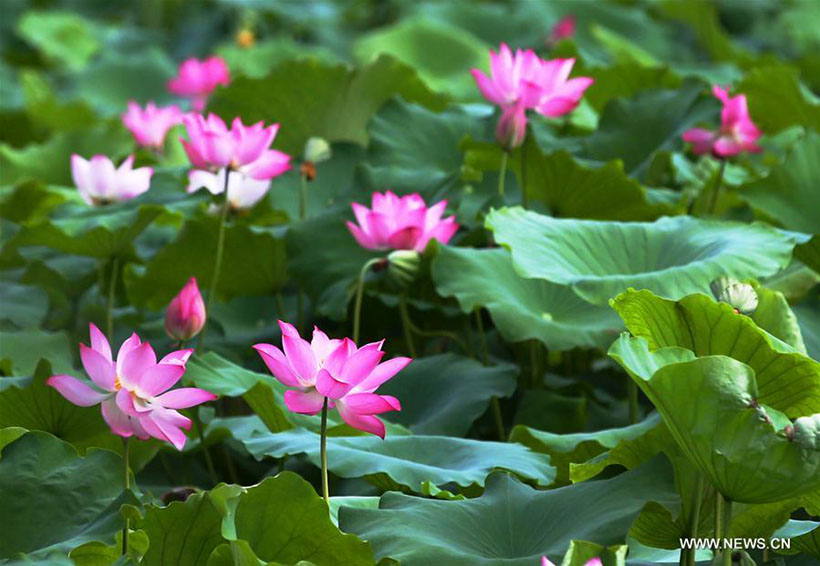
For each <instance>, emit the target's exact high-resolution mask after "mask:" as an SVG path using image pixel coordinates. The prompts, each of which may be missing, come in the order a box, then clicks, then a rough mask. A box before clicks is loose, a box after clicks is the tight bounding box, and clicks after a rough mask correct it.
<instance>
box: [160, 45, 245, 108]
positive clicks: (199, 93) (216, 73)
mask: <svg viewBox="0 0 820 566" xmlns="http://www.w3.org/2000/svg"><path fill="white" fill-rule="evenodd" d="M230 80H231V77H230V73H229V72H228V65H227V64H226V63H225V60H224V59H222V58H221V57H215V56H214V57H209V58H208V59H204V60H202V61H200V60H198V59H194V58H191V59H186V60H185V61H183V62H182V65H180V66H179V72H178V73H177V76H176V77H174V78H173V79H171V80H170V81H168V90H169V91H171V92H172V93H173V94H176V95H178V96H184V97H186V98H190V99H191V107H192V108H193V110H194V112H202V111H203V110H204V109H205V103H206V102H207V100H208V95H209V94H211V92H212V91H213V90H214V89H215V88H216V86H217V85H227V84H228V83H229V82H230Z"/></svg>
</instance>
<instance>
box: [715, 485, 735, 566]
mask: <svg viewBox="0 0 820 566" xmlns="http://www.w3.org/2000/svg"><path fill="white" fill-rule="evenodd" d="M718 497H719V498H721V500H722V501H723V517H722V518H721V523H722V524H723V537H724V538H729V527H730V526H731V524H732V501H731V499H726V498H724V497H723V496H722V495H720V494H718ZM723 566H732V551H731V550H729V549H727V548H724V549H723Z"/></svg>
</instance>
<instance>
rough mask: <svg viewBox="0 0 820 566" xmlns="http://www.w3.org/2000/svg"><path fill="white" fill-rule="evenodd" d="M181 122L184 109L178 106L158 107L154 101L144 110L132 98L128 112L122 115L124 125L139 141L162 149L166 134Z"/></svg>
mask: <svg viewBox="0 0 820 566" xmlns="http://www.w3.org/2000/svg"><path fill="white" fill-rule="evenodd" d="M180 122H182V111H181V110H180V109H179V108H178V107H177V106H165V107H160V108H157V107H156V106H155V105H154V103H153V102H149V103H148V104H147V105H146V106H145V110H143V109H142V108H140V106H139V104H137V103H136V102H134V101H133V100H132V101H130V102H129V103H128V112H126V113H125V114H123V115H122V123H123V125H124V126H125V127H126V128H128V129H129V130H130V131H131V134H132V135H133V136H134V139H135V140H137V143H138V144H139V145H141V146H145V147H151V148H155V149H162V144H163V142H164V141H165V134H166V133H168V130H170V129H171V128H172V127H173V126H175V125H177V124H179V123H180Z"/></svg>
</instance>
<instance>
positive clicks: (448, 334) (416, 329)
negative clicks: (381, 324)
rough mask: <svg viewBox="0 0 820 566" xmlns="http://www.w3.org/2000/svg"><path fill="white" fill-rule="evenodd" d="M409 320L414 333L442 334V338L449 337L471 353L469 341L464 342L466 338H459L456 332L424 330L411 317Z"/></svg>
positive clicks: (426, 334)
mask: <svg viewBox="0 0 820 566" xmlns="http://www.w3.org/2000/svg"><path fill="white" fill-rule="evenodd" d="M407 322H408V323H409V325H410V330H411V331H412V332H413V334H417V335H419V336H431V337H433V336H441V337H442V338H449V339H450V340H452V341H453V342H455V343H456V344H458V346H459V347H460V348H461V349H462V350H463V351H464V352H466V353H468V354H471V352H470V348H469V347H468V346H467V343H466V342H464V340H462V339H461V338H459V337H458V335H457V334H456V333H455V332H449V331H447V330H422V329H421V328H419V327H418V326H416V325H415V324H414V323H413V321H412V320H410V319H409V318H408V319H407Z"/></svg>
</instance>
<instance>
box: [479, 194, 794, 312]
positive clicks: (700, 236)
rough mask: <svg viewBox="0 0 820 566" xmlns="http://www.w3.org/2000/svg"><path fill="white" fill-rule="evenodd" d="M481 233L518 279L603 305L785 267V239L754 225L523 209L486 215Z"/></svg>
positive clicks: (788, 248)
mask: <svg viewBox="0 0 820 566" xmlns="http://www.w3.org/2000/svg"><path fill="white" fill-rule="evenodd" d="M487 227H488V228H489V229H490V230H492V231H493V234H494V236H495V240H496V241H497V242H498V243H500V244H503V245H504V246H506V247H508V248H510V250H511V251H512V259H513V264H514V265H515V268H516V270H517V271H518V272H519V273H520V274H521V275H523V276H524V277H532V278H536V279H546V280H548V281H552V282H554V283H560V284H563V285H572V287H573V288H574V289H575V290H576V292H578V294H579V295H581V296H582V297H583V298H585V299H586V300H588V301H590V302H593V303H597V304H603V303H605V302H606V301H607V300H608V299H610V298H611V297H614V296H615V295H617V294H618V293H620V292H622V291H625V290H626V289H628V288H629V287H635V288H642V289H649V290H651V291H654V292H655V293H658V294H660V295H663V296H666V297H669V298H674V299H677V298H680V297H683V296H685V295H688V294H691V293H697V292H708V289H709V283H711V282H712V281H713V280H714V279H717V278H718V277H721V276H727V277H734V278H735V279H745V278H749V277H763V276H767V275H772V274H774V273H776V272H777V271H779V270H780V269H782V268H783V267H785V266H786V265H787V264H788V262H789V260H790V258H791V254H792V248H794V244H795V242H794V240H793V238H792V237H790V236H788V235H785V234H783V233H781V232H779V231H777V230H775V229H773V228H771V227H769V226H766V225H764V224H761V223H755V224H740V223H735V222H717V221H707V220H700V219H697V218H692V217H688V216H686V217H673V218H661V219H659V220H657V221H655V222H652V223H646V222H630V223H623V222H599V221H592V220H572V219H558V218H551V217H549V216H543V215H541V214H536V213H534V212H529V211H526V210H524V209H522V208H519V207H515V208H504V209H501V210H493V211H491V212H490V213H489V214H488V215H487Z"/></svg>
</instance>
